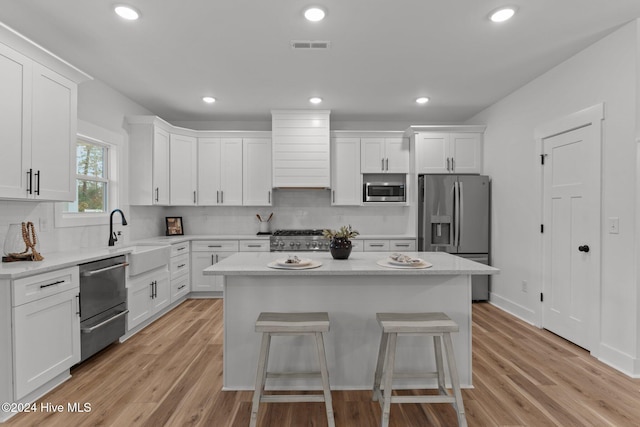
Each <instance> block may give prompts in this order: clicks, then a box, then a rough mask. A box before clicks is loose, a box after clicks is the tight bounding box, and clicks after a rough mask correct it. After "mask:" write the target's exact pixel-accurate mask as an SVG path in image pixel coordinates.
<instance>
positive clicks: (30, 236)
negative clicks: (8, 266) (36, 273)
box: [2, 221, 44, 262]
mask: <svg viewBox="0 0 640 427" xmlns="http://www.w3.org/2000/svg"><path fill="white" fill-rule="evenodd" d="M22 239H23V240H24V244H25V246H26V247H25V250H24V251H23V252H20V253H10V254H8V255H7V256H6V257H2V261H3V262H12V261H42V260H43V259H44V257H43V256H42V255H40V253H39V252H38V251H37V249H36V244H37V243H38V238H37V237H36V227H35V226H34V225H33V222H31V221H29V222H23V223H22ZM29 251H31V252H29Z"/></svg>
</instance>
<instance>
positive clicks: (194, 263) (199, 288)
mask: <svg viewBox="0 0 640 427" xmlns="http://www.w3.org/2000/svg"><path fill="white" fill-rule="evenodd" d="M215 263H216V254H215V252H191V290H192V291H193V292H211V291H214V290H215V287H216V283H215V278H216V276H205V275H204V274H202V270H204V269H205V268H207V267H210V266H212V265H213V264H215Z"/></svg>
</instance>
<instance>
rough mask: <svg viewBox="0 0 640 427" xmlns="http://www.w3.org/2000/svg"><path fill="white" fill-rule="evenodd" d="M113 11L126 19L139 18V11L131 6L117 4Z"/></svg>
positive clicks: (133, 19)
mask: <svg viewBox="0 0 640 427" xmlns="http://www.w3.org/2000/svg"><path fill="white" fill-rule="evenodd" d="M114 10H115V12H116V13H117V14H118V16H119V17H121V18H123V19H126V20H128V21H135V20H136V19H138V18H140V12H138V11H137V10H135V9H134V8H132V7H131V6H125V5H119V6H116V7H115V9H114Z"/></svg>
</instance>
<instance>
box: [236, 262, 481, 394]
mask: <svg viewBox="0 0 640 427" xmlns="http://www.w3.org/2000/svg"><path fill="white" fill-rule="evenodd" d="M224 295H225V301H224V333H225V337H224V340H225V341H224V388H225V389H228V390H250V389H253V385H254V381H255V373H256V372H255V371H256V366H257V358H258V351H259V344H260V339H261V336H260V334H258V333H256V332H255V321H256V319H257V317H258V314H259V313H260V312H263V311H326V312H328V313H329V317H330V320H331V329H330V331H329V332H328V333H326V334H325V345H326V352H327V362H328V366H329V376H330V381H331V388H333V389H370V388H372V386H373V374H374V371H375V363H376V358H377V355H378V347H379V345H380V334H381V330H380V327H379V325H378V323H377V321H376V316H375V315H376V313H377V312H425V311H442V312H445V313H446V314H447V315H449V316H450V317H451V318H452V319H453V320H455V321H456V322H457V323H458V325H459V326H460V332H458V333H456V334H453V344H454V349H455V353H456V363H457V365H458V366H457V367H458V372H459V375H460V383H461V385H462V386H463V387H471V386H472V382H471V278H470V276H468V275H454V276H401V275H399V276H333V275H328V276H287V275H286V274H285V275H283V276H267V277H265V276H226V280H225V289H224ZM314 351H315V347H314V344H313V340H312V339H311V338H309V337H274V338H273V339H272V350H271V353H270V361H269V369H270V370H275V371H291V370H317V357H316V354H315V353H314ZM396 369H398V370H401V369H408V370H416V369H425V370H429V371H433V370H435V362H434V356H433V347H432V339H431V338H430V337H428V338H427V337H414V336H406V337H400V338H399V339H398V352H397V357H396ZM395 383H396V382H394V384H395ZM397 383H398V384H399V386H400V387H406V388H414V387H419V386H426V387H435V382H434V381H433V380H424V379H423V380H418V381H411V382H410V381H408V380H399V381H397ZM268 386H269V388H272V389H287V388H312V389H320V388H321V387H320V386H319V384H318V382H316V381H313V380H297V382H292V381H291V380H287V381H284V380H269V383H268Z"/></svg>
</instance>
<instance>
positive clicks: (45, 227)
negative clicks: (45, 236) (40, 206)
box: [39, 218, 49, 232]
mask: <svg viewBox="0 0 640 427" xmlns="http://www.w3.org/2000/svg"><path fill="white" fill-rule="evenodd" d="M39 222H40V231H41V232H46V231H49V220H48V219H47V218H39Z"/></svg>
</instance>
